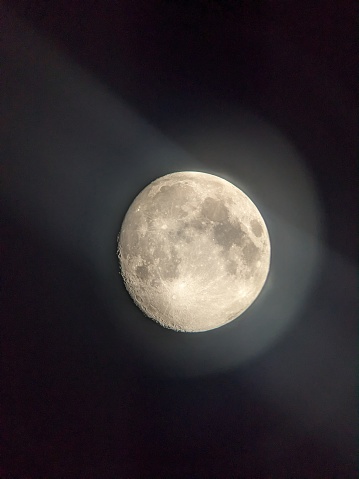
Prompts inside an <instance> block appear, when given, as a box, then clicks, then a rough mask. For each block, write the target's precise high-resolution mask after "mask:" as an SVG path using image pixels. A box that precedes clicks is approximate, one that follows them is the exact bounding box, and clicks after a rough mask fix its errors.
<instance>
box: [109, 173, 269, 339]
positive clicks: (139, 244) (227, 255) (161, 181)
mask: <svg viewBox="0 0 359 479" xmlns="http://www.w3.org/2000/svg"><path fill="white" fill-rule="evenodd" d="M117 253H118V257H119V261H120V269H121V274H122V277H123V279H124V283H125V286H126V289H127V290H128V292H129V293H130V295H131V297H132V298H133V300H134V302H135V303H136V304H137V306H138V307H139V308H140V309H141V310H142V311H143V312H144V313H145V314H146V315H147V316H148V317H149V318H151V319H153V320H155V321H157V322H158V323H160V324H161V325H162V326H164V327H166V328H170V329H173V330H175V331H185V332H200V331H208V330H211V329H215V328H218V327H220V326H223V325H225V324H227V323H229V322H230V321H232V320H233V319H235V318H237V317H238V316H239V315H241V314H242V313H243V312H244V311H245V310H246V309H247V308H248V307H249V306H250V305H251V304H252V303H253V302H254V300H255V299H256V298H257V296H258V295H259V293H260V292H261V290H262V288H263V286H264V283H265V281H266V278H267V275H268V271H269V265H270V241H269V235H268V231H267V227H266V225H265V223H264V220H263V218H262V216H261V214H260V212H259V211H258V209H257V207H256V206H255V205H254V203H253V202H252V201H251V200H250V199H249V198H248V196H247V195H245V194H244V193H243V192H242V191H241V190H240V189H239V188H237V187H236V186H234V185H233V184H232V183H230V182H228V181H227V180H224V179H223V178H219V177H218V176H214V175H210V174H207V173H199V172H192V171H189V172H187V171H186V172H178V173H172V174H169V175H166V176H163V177H161V178H158V179H157V180H155V181H153V182H152V183H151V184H149V185H148V186H147V187H146V188H144V189H143V190H142V191H141V193H140V194H139V195H138V196H137V197H136V198H135V200H134V201H133V203H132V204H131V206H130V208H129V209H128V211H127V213H126V216H125V218H124V221H123V223H122V227H121V231H120V233H119V235H118V249H117Z"/></svg>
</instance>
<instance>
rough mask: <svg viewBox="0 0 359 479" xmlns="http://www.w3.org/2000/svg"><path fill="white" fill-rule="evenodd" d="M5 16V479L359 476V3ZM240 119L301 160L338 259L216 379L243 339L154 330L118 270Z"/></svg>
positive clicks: (326, 259)
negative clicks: (147, 208)
mask: <svg viewBox="0 0 359 479" xmlns="http://www.w3.org/2000/svg"><path fill="white" fill-rule="evenodd" d="M0 18H1V20H0V21H1V26H0V27H1V47H0V48H1V50H0V51H1V63H2V66H3V67H2V74H1V93H2V96H1V109H2V112H3V113H2V115H1V118H2V120H1V125H0V128H1V142H2V148H1V149H2V162H1V179H2V203H1V205H2V206H1V242H0V246H1V265H0V266H1V309H2V315H1V317H2V320H1V385H2V388H1V405H2V409H1V429H0V448H1V463H0V471H1V473H2V475H1V477H4V478H5V477H19V478H31V479H37V478H42V477H44V478H57V477H59V478H65V477H66V478H72V477H74V478H77V477H84V478H172V477H173V478H177V477H178V478H186V477H188V478H222V477H223V478H242V477H243V478H269V477H273V478H280V477H283V478H292V477H293V478H294V477H295V478H303V479H304V478H320V479H325V478H351V477H356V466H355V452H356V425H357V418H356V404H355V385H356V384H355V340H356V333H357V331H356V312H357V310H356V308H357V305H356V295H355V277H356V247H357V244H356V231H357V230H356V226H357V223H356V219H357V218H356V200H357V197H356V181H355V174H356V169H355V155H356V136H357V128H356V126H357V125H356V120H357V119H356V110H357V100H356V83H355V82H356V79H357V78H356V71H355V69H356V62H357V52H356V48H355V25H356V9H355V7H354V4H353V3H351V2H347V1H337V2H332V1H328V0H326V1H318V2H291V1H290V2H277V1H243V2H242V1H238V2H235V1H229V0H228V1H222V2H220V1H214V0H213V1H209V0H207V1H205V0H203V1H199V0H192V1H182V2H180V1H171V0H167V1H165V0H163V1H157V2H154V1H137V0H136V1H130V0H129V1H109V0H102V1H97V0H96V1H88V2H74V1H57V2H52V1H38V2H30V1H19V0H16V1H12V2H4V3H3V5H2V6H1V16H0ZM228 105H230V109H231V111H233V110H234V111H237V110H238V111H240V110H241V111H242V110H243V109H245V110H246V111H249V112H251V113H250V114H251V115H255V118H258V123H260V122H262V121H265V122H267V123H269V124H270V125H273V127H275V128H277V129H278V130H279V131H281V133H282V134H283V135H284V136H285V137H286V138H287V139H288V141H290V143H291V144H292V145H294V148H295V149H296V151H298V152H299V154H300V156H301V158H302V159H303V162H304V163H305V167H306V168H307V170H308V171H309V174H310V176H311V178H312V181H313V184H314V185H315V190H316V193H317V196H318V198H319V200H318V204H319V205H320V208H319V209H320V221H319V223H320V228H321V234H320V241H321V243H320V244H321V247H320V248H321V254H322V258H323V259H322V263H321V268H320V271H319V272H318V273H317V275H316V276H315V280H313V281H312V283H311V285H310V290H309V291H308V292H307V295H306V296H305V301H304V300H303V304H302V305H301V308H300V309H298V312H297V314H296V318H295V321H294V322H293V323H292V324H291V326H290V327H288V329H287V330H286V332H285V333H284V334H282V335H281V336H280V337H279V338H278V340H277V341H276V342H273V343H272V344H271V346H270V347H268V348H267V349H266V350H265V351H263V352H262V353H261V354H258V355H257V356H255V357H252V358H251V360H250V361H243V362H238V364H234V363H231V364H230V365H229V364H227V365H226V366H224V365H223V364H225V361H224V363H223V364H221V367H219V366H218V367H216V361H217V360H216V359H213V358H212V359H211V354H212V353H211V351H212V349H213V348H212V346H211V345H213V344H214V343H220V344H222V343H221V341H224V343H225V340H226V336H225V335H226V334H227V333H226V331H229V333H230V334H232V333H233V332H235V331H239V332H240V329H238V328H240V326H238V324H240V323H238V322H237V323H238V324H237V323H236V322H235V323H236V324H235V325H232V326H230V328H232V329H227V330H226V328H227V327H225V328H221V329H223V330H224V332H215V333H214V332H212V333H204V335H194V336H191V338H192V339H188V335H187V336H186V335H184V334H181V333H173V332H170V331H165V330H162V328H160V327H159V326H157V325H155V324H152V323H151V324H150V325H148V323H150V322H149V320H147V319H146V318H144V317H143V316H142V315H141V313H139V312H138V311H137V309H136V307H135V306H134V305H133V304H132V302H131V300H130V299H129V298H128V296H127V294H126V292H125V291H124V288H123V285H122V283H121V281H120V279H119V277H118V275H116V274H113V275H112V273H111V274H110V273H109V274H108V275H107V272H108V271H110V270H111V271H115V269H116V268H117V265H116V257H115V255H114V254H112V252H111V254H109V251H110V247H113V248H115V247H116V246H115V242H116V232H117V231H118V229H119V227H120V224H121V219H122V217H123V215H124V213H125V212H126V209H127V208H128V206H129V204H130V202H131V201H132V199H133V197H134V196H135V195H136V194H137V193H138V192H139V191H140V190H141V189H142V188H143V187H144V186H145V185H146V184H148V183H149V182H150V181H152V180H153V179H155V178H156V177H158V176H160V175H161V174H165V173H167V172H171V171H176V170H180V169H196V168H197V167H198V162H197V159H196V160H191V158H192V159H193V157H194V150H193V151H192V152H191V151H190V145H191V141H189V140H188V141H187V143H186V141H185V140H183V142H182V143H181V138H185V137H186V135H187V133H186V134H185V132H186V131H187V130H188V128H190V127H189V126H188V125H191V124H193V122H195V121H197V124H201V119H202V118H207V119H208V117H210V119H211V121H212V120H213V122H214V123H215V119H216V118H217V114H218V116H220V115H223V111H224V110H226V108H228ZM233 128H234V127H233ZM193 134H194V133H193ZM201 134H202V135H204V136H206V130H205V127H204V133H203V131H201ZM254 141H256V139H254ZM162 145H165V146H162ZM173 145H175V146H173ZM171 148H173V151H174V150H175V151H176V152H174V153H173V157H171V156H170V155H169V153H168V152H169V151H171ZM182 149H183V151H185V152H186V153H183V151H182ZM188 152H189V156H186V155H187V153H188ZM191 155H192V156H191ZM237 161H238V162H239V161H240V160H239V159H238V160H230V161H229V160H228V161H227V162H226V161H225V159H223V158H221V159H220V160H219V159H217V160H216V159H213V158H211V157H210V156H208V157H207V158H202V159H201V169H202V170H203V171H209V172H211V171H214V170H215V171H218V166H217V163H221V171H222V172H223V173H224V174H225V175H227V176H229V177H231V175H232V176H233V175H235V174H236V172H237V171H239V169H238V168H239V166H238V164H237ZM114 165H116V166H114ZM255 167H256V168H258V166H255ZM261 171H262V170H261V169H259V170H258V173H256V174H257V175H258V176H260V175H261V174H262V173H261ZM263 175H264V173H263V174H262V176H263ZM276 175H279V177H280V178H281V180H282V181H283V182H284V183H285V182H286V175H287V173H286V170H285V168H284V169H283V170H282V171H281V172H276ZM265 180H266V178H264V180H263V182H264V183H265ZM295 181H296V179H295V178H290V179H288V182H289V183H290V182H293V188H294V187H295ZM268 183H269V186H268V188H269V189H270V187H271V184H270V181H268ZM111 188H112V190H114V189H116V191H118V193H117V196H116V195H114V197H113V198H115V200H116V201H117V203H116V201H114V203H113V204H112V209H113V211H111V214H110V213H109V214H106V211H108V203H109V196H106V191H109V190H111ZM112 190H111V191H112ZM273 190H275V188H274V187H273ZM275 194H276V193H275V191H273V198H274V197H275ZM308 194H309V193H308ZM302 196H303V201H304V202H305V196H306V191H304V190H303V191H302ZM271 198H272V196H270V197H269V199H268V201H269V203H271ZM262 201H265V198H264V199H263V197H262ZM273 201H274V200H273ZM281 202H282V203H284V204H285V202H286V198H285V197H283V198H282V200H281ZM274 203H275V202H274ZM274 203H272V204H271V207H273V204H274ZM296 211H300V205H297V208H292V209H290V208H289V214H291V215H293V216H294V217H295V215H296ZM298 216H300V215H299V213H298ZM318 217H319V213H318ZM301 218H302V217H301ZM305 218H306V216H305V215H304V219H305ZM298 221H299V223H300V222H302V223H300V228H302V229H306V228H308V230H310V227H309V226H308V225H306V224H305V221H304V222H303V221H302V219H301V220H298ZM297 226H298V225H297ZM102 232H103V235H102V236H103V237H106V238H110V239H109V240H107V239H106V241H105V240H103V241H102V240H100V241H99V240H98V238H101V237H102V236H101V234H102ZM309 233H313V232H311V231H309ZM108 241H109V242H108ZM109 245H110V247H109ZM273 247H274V248H275V245H274V246H273ZM94 251H99V253H98V255H97V256H96V258H95V259H94ZM274 252H275V251H274ZM283 254H285V252H283ZM273 261H274V264H275V261H276V258H275V254H274V257H273ZM100 263H101V264H102V266H101V267H102V268H103V269H102V270H101V268H99V267H98V264H100ZM107 263H111V265H109V266H108V265H107ZM111 268H112V269H111ZM99 271H102V272H104V271H105V272H106V274H105V273H103V276H102V275H101V274H102V273H101V274H100V273H99ZM106 275H107V276H106ZM105 276H106V279H103V278H104V277H105ZM108 278H110V279H109V281H107V279H108ZM273 281H274V282H275V276H274V280H273ZM110 283H111V284H112V288H115V289H116V293H115V295H116V294H118V298H119V299H118V300H117V302H116V301H114V300H111V299H109V297H110V296H111V295H109V296H106V293H104V290H107V289H111V288H110V287H109V286H108V285H109V284H110ZM114 285H115V286H114ZM117 288H118V291H117ZM288 294H289V293H283V297H282V298H279V302H285V300H286V299H288ZM290 299H291V298H289V300H290ZM274 319H275V318H273V321H274ZM130 322H133V323H134V324H135V323H136V324H138V325H139V327H138V330H136V331H137V332H136V331H135V332H133V331H132V330H130V329H129V326H126V325H127V324H129V323H130ZM247 322H248V321H247ZM269 324H271V323H270V322H269ZM139 331H140V332H139ZM229 333H228V334H229ZM206 334H208V336H206ZM193 338H194V339H193ZM198 338H202V339H198ZM203 338H204V339H203ZM206 338H210V339H206ZM151 341H153V342H154V343H153V344H160V345H161V346H158V348H160V347H164V348H165V347H166V345H170V346H169V348H172V347H174V348H177V349H176V351H179V350H181V351H182V350H183V351H187V350H188V351H191V348H197V349H196V351H197V350H199V353H198V355H197V356H196V359H195V360H193V363H194V365H193V371H192V373H193V374H192V373H191V361H192V359H191V357H190V358H189V361H188V364H189V365H188V364H187V366H186V368H184V367H182V366H181V365H180V364H178V365H177V366H176V365H175V362H176V354H177V353H176V354H174V355H173V356H170V353H166V354H167V358H170V357H171V362H170V363H169V367H168V368H167V369H166V367H163V364H160V363H161V361H162V362H166V360H163V359H162V360H159V361H153V362H151V354H150V353H149V352H148V350H146V344H147V343H149V342H151ZM156 341H158V342H156ZM211 341H212V342H211ZM186 348H187V349H186ZM188 348H189V349H188ZM224 349H225V347H224ZM213 355H214V353H213ZM159 357H160V358H161V357H166V355H164V356H161V355H159ZM178 358H179V359H178V363H180V362H181V361H182V359H183V357H181V356H180V355H179V356H178ZM195 362H196V364H195ZM198 364H201V366H202V365H203V368H202V369H201V368H199V367H198ZM205 364H209V366H208V367H205V366H204V365H205ZM165 366H166V365H165ZM195 369H196V371H195V372H194V370H195ZM169 370H170V371H169Z"/></svg>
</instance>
